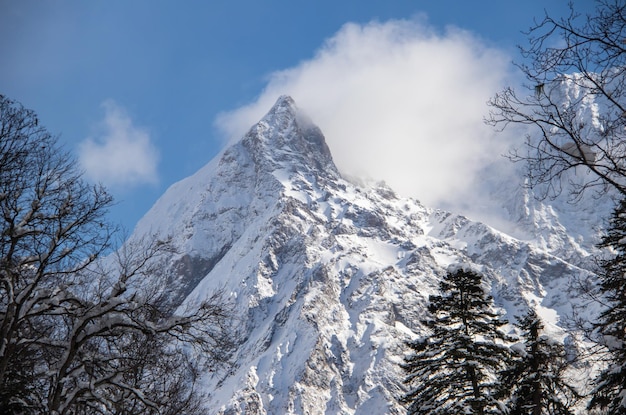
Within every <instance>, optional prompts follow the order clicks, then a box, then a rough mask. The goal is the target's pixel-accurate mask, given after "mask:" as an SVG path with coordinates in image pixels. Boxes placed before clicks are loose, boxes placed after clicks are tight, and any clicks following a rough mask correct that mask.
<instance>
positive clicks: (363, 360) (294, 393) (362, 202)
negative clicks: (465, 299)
mask: <svg viewBox="0 0 626 415" xmlns="http://www.w3.org/2000/svg"><path fill="white" fill-rule="evenodd" d="M520 197H522V200H523V197H524V195H520ZM526 203H527V204H526V206H521V207H520V206H513V207H512V211H514V212H515V211H517V213H519V214H520V219H519V220H520V223H522V225H520V226H526V227H527V228H528V229H535V230H536V229H541V228H542V227H543V228H545V227H546V226H548V225H549V226H550V227H552V229H558V230H560V231H559V232H560V233H559V232H551V233H549V237H550V238H552V239H550V243H549V244H547V243H544V244H541V243H537V241H538V238H535V239H532V238H531V239H529V240H528V241H522V240H518V239H515V238H513V237H511V236H508V235H506V234H504V233H502V232H499V231H497V230H495V229H493V228H490V227H488V226H486V225H484V224H481V223H478V222H473V221H471V220H469V219H467V218H465V217H463V216H459V215H455V214H453V213H449V212H444V211H439V210H433V209H429V208H427V207H424V206H422V205H421V204H420V203H419V202H418V201H416V200H411V199H403V198H400V197H398V196H397V195H396V194H394V192H393V191H392V190H391V189H389V188H387V187H385V186H383V185H377V186H359V185H356V184H353V183H351V182H349V181H347V180H345V179H343V178H342V177H341V175H340V174H339V172H338V170H337V168H336V167H335V165H334V163H333V161H332V157H331V154H330V151H329V149H328V147H327V146H326V143H325V141H324V136H323V134H322V133H321V131H320V130H319V129H318V128H317V127H315V126H314V125H313V124H312V123H311V121H310V120H308V119H306V117H304V116H303V115H302V114H301V113H300V111H299V110H298V109H297V107H296V105H295V103H294V102H293V100H292V99H291V98H289V97H281V98H280V99H279V100H278V102H277V103H276V105H275V106H274V107H273V108H272V109H271V110H270V112H269V113H268V114H267V115H266V116H265V117H264V118H263V119H262V120H261V121H260V122H259V123H258V124H257V125H255V126H253V127H252V128H251V129H250V131H249V132H248V133H247V134H246V135H245V136H244V137H243V139H242V140H241V141H239V142H238V143H236V144H234V145H232V146H231V147H229V148H228V149H226V150H225V151H224V152H223V153H222V154H221V155H220V156H218V157H217V158H216V159H215V160H213V161H212V162H211V163H209V164H208V165H207V166H206V167H204V168H203V169H202V170H200V171H199V172H198V173H196V174H195V175H194V176H191V177H189V178H188V179H185V180H183V181H181V182H179V183H177V184H175V185H174V186H172V187H171V188H170V189H169V190H168V191H167V192H166V194H165V195H164V196H163V197H162V198H161V199H160V200H159V201H158V202H157V203H156V204H155V206H154V207H153V208H152V209H151V210H150V212H148V214H147V215H146V216H145V217H144V218H143V219H142V221H141V222H140V223H139V224H138V226H137V228H136V230H135V233H134V236H133V237H140V236H141V235H152V234H160V235H169V236H171V237H172V239H173V243H174V244H175V246H176V247H177V249H178V253H177V254H176V255H175V256H174V257H173V258H172V259H171V261H170V262H169V264H168V273H169V275H170V277H169V280H168V281H167V287H168V289H169V290H171V292H172V295H173V298H177V299H179V300H180V301H182V300H183V299H184V301H188V302H191V301H196V300H201V299H202V298H204V297H206V296H207V295H208V293H210V292H211V291H213V290H215V289H217V288H224V289H225V290H226V291H227V292H228V293H230V296H231V299H232V301H233V302H234V303H235V304H236V310H237V312H236V314H237V315H236V316H234V317H235V318H236V319H238V320H237V321H238V322H239V324H238V325H239V326H240V328H241V333H240V345H239V348H238V350H237V353H236V355H235V356H234V360H233V366H232V368H231V369H230V370H229V371H227V372H226V373H220V374H216V375H213V376H207V377H206V378H205V379H204V382H205V388H206V391H207V393H208V398H207V403H208V406H209V408H210V409H211V413H221V414H229V415H234V414H289V413H293V414H365V413H366V414H368V415H371V414H399V413H404V410H403V409H402V408H401V407H400V405H399V404H398V403H397V398H398V397H399V396H401V395H402V393H403V385H402V379H403V374H402V373H401V370H400V368H399V366H398V364H399V363H400V362H401V361H402V358H403V356H404V352H405V348H404V345H403V342H404V341H405V340H407V339H410V338H412V337H415V336H417V335H420V334H422V333H423V331H422V327H421V325H420V319H421V318H422V317H423V316H424V315H425V314H424V313H425V305H426V303H427V300H428V296H429V295H430V294H433V293H435V292H436V290H437V288H438V282H439V279H440V277H441V276H442V275H444V274H445V272H446V269H447V267H448V266H450V265H453V264H458V263H465V264H469V265H470V266H473V267H475V268H476V269H477V270H478V271H480V272H481V273H482V274H483V275H485V277H486V278H485V281H486V284H487V286H488V289H489V290H490V291H491V293H492V294H493V296H494V298H495V300H496V304H497V306H498V307H501V308H503V309H504V310H505V311H506V312H507V316H509V317H510V318H511V319H512V318H513V316H515V315H517V314H519V313H521V311H522V310H523V309H524V308H526V307H528V306H532V307H535V308H536V309H537V310H538V311H539V313H540V314H541V315H542V316H544V318H545V319H546V320H547V323H548V327H549V330H551V332H552V333H554V334H555V335H556V336H557V337H558V338H560V339H563V338H564V337H566V334H565V333H564V332H562V330H561V328H560V327H561V325H562V319H563V318H564V317H565V316H566V315H567V314H568V313H570V312H571V310H572V306H573V304H575V303H576V298H577V297H579V293H576V292H573V291H572V290H573V289H572V288H571V285H570V284H568V281H571V280H574V279H578V278H584V277H585V276H586V275H589V271H588V270H586V269H585V268H586V266H585V262H584V261H573V260H572V258H579V257H580V255H586V251H585V248H584V247H583V245H584V244H582V243H579V242H580V241H576V240H575V238H572V237H571V236H570V234H569V233H568V230H567V229H566V228H565V227H564V226H563V225H562V224H561V223H559V221H558V215H556V214H554V215H552V216H551V215H550V214H542V213H541V212H542V211H541V209H540V208H537V207H536V206H535V207H533V205H532V203H533V202H531V200H530V199H528V200H527V202H526ZM520 212H521V213H520ZM544 213H545V212H544ZM548 213H549V212H548ZM534 216H537V217H541V218H542V220H544V221H545V223H543V224H537V222H536V220H534V219H533V217H534ZM523 221H529V224H526V225H523ZM531 222H532V223H531ZM542 235H543V233H542ZM568 244H570V245H568ZM572 249H575V250H578V251H577V252H578V253H577V254H576V255H573V254H572V255H570V254H571V252H572Z"/></svg>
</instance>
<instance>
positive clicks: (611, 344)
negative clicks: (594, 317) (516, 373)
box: [589, 200, 626, 414]
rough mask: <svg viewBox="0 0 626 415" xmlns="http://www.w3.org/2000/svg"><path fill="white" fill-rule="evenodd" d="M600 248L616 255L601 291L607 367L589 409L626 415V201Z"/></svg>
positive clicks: (606, 264) (605, 270) (599, 327)
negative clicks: (604, 305)
mask: <svg viewBox="0 0 626 415" xmlns="http://www.w3.org/2000/svg"><path fill="white" fill-rule="evenodd" d="M600 247H603V248H611V249H612V250H613V251H614V252H615V255H614V256H613V257H612V258H610V259H607V260H604V261H602V263H601V265H602V271H601V272H600V273H599V277H600V284H599V289H600V292H601V294H602V295H603V299H604V301H606V308H605V309H604V310H603V311H602V313H601V314H600V317H599V319H598V322H597V323H596V328H597V330H598V333H599V335H600V339H601V340H600V341H601V343H602V345H603V346H605V347H606V350H607V354H606V359H607V362H606V363H607V366H606V368H605V369H604V370H603V371H602V372H601V373H599V374H598V376H597V377H596V379H595V390H594V391H593V393H592V398H591V401H590V402H589V408H590V409H592V408H601V409H603V410H605V411H607V412H606V413H607V414H626V200H622V201H621V202H620V203H619V205H618V206H617V208H616V209H615V211H614V212H613V215H612V216H611V221H610V224H609V229H608V231H607V234H606V235H605V236H604V238H603V239H602V242H601V243H600Z"/></svg>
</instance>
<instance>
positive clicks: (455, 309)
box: [402, 269, 509, 415]
mask: <svg viewBox="0 0 626 415" xmlns="http://www.w3.org/2000/svg"><path fill="white" fill-rule="evenodd" d="M481 279H482V278H481V276H480V275H479V274H477V273H475V272H473V271H469V270H463V269H458V270H456V271H450V272H448V274H447V275H446V277H445V278H444V280H443V281H442V282H441V283H440V291H441V295H436V296H431V297H430V299H429V300H430V304H429V310H430V312H431V313H432V317H433V318H432V319H430V320H425V321H423V323H424V324H425V325H427V327H429V328H430V330H431V335H430V337H428V338H425V339H423V340H419V341H414V342H409V343H408V345H409V347H410V349H411V354H410V355H408V356H407V357H406V358H405V362H404V364H403V365H402V367H403V368H404V370H405V371H406V373H407V377H406V379H405V383H407V384H408V385H409V387H410V390H409V392H408V393H407V394H406V395H405V396H404V397H403V398H402V402H403V403H405V404H406V405H407V407H408V413H409V414H420V415H446V414H450V415H458V414H477V415H484V414H497V413H501V411H500V406H499V404H498V402H497V401H496V392H497V391H498V390H499V385H498V383H497V382H496V378H495V377H494V373H496V372H497V371H499V370H500V369H502V367H503V365H504V364H506V362H507V360H508V358H509V349H508V347H507V346H505V345H504V344H503V342H504V341H506V335H505V334H504V333H503V332H502V331H501V330H500V327H501V326H502V325H504V324H506V322H505V321H504V320H502V319H501V318H500V315H499V314H497V313H496V312H494V310H493V307H492V304H493V300H492V298H491V297H490V296H488V295H487V294H486V293H485V291H484V290H483V288H482V285H481ZM498 341H500V342H498Z"/></svg>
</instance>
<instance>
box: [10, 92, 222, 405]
mask: <svg viewBox="0 0 626 415" xmlns="http://www.w3.org/2000/svg"><path fill="white" fill-rule="evenodd" d="M76 166H77V164H76V163H75V160H73V158H72V157H70V156H69V155H68V154H67V153H65V152H63V151H62V150H61V149H60V147H59V145H58V143H57V140H56V139H55V137H53V136H51V135H50V134H49V133H48V132H47V131H46V130H45V129H44V128H43V127H42V126H41V125H39V122H38V120H37V117H36V116H35V114H34V113H33V112H32V111H30V110H27V109H24V108H23V107H22V106H21V105H20V104H18V103H16V102H15V101H12V100H10V99H7V98H6V97H4V96H1V95H0V413H3V414H28V413H37V414H82V413H84V414H97V413H102V414H130V413H145V414H150V413H182V412H185V411H186V410H187V409H190V411H187V412H192V411H191V410H193V408H194V407H195V406H197V405H196V404H197V401H196V400H195V397H194V396H195V395H194V389H193V382H194V380H195V376H196V374H197V371H198V370H199V367H200V366H198V365H197V364H195V363H193V362H195V360H192V358H195V356H192V353H196V354H198V355H202V356H207V357H208V360H209V361H211V360H213V361H217V360H220V359H219V358H218V357H219V356H220V354H221V353H222V352H224V351H225V350H226V349H225V348H226V347H227V346H228V344H229V342H228V339H227V337H226V335H227V333H226V330H225V325H224V324H225V322H226V321H227V318H228V316H227V314H228V312H227V310H226V309H225V306H224V305H223V303H222V302H221V299H220V296H219V295H216V296H215V297H214V298H212V301H209V302H207V303H205V304H199V305H197V306H196V307H194V308H190V309H188V310H186V312H184V313H182V314H181V315H175V314H173V313H172V310H171V309H168V308H166V306H165V304H166V302H165V301H163V296H162V295H158V291H156V290H151V289H150V287H148V286H147V285H146V284H144V282H145V281H148V280H150V278H151V277H154V276H155V274H156V273H158V272H159V270H160V269H161V267H159V258H162V256H163V255H164V254H167V252H168V244H167V242H158V241H155V242H150V243H146V244H144V243H141V242H140V243H136V244H134V245H126V246H125V248H124V249H122V250H119V251H117V256H116V258H117V261H113V260H111V261H108V262H106V266H105V265H101V266H99V264H104V263H101V262H100V260H101V259H102V256H103V254H104V253H106V252H111V241H112V234H113V233H114V231H115V229H114V227H112V226H111V225H110V224H109V223H108V222H107V221H106V212H107V209H108V207H109V206H110V205H111V203H112V199H111V197H110V196H109V195H108V194H107V193H106V191H105V190H104V189H103V188H102V187H99V186H95V187H93V186H90V185H88V184H87V183H85V182H84V181H83V180H82V178H81V173H80V171H79V170H78V169H77V167H76ZM207 353H208V354H207Z"/></svg>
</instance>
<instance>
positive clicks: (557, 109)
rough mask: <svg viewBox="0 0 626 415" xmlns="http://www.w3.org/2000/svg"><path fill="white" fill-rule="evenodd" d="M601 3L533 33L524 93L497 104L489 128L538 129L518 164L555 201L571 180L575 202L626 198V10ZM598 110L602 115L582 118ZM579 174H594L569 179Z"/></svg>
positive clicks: (525, 51)
mask: <svg viewBox="0 0 626 415" xmlns="http://www.w3.org/2000/svg"><path fill="white" fill-rule="evenodd" d="M595 3H596V9H595V13H593V14H590V15H581V14H580V13H577V12H576V11H575V10H574V6H573V4H572V5H571V6H570V15H569V16H568V17H566V18H560V19H557V18H554V17H551V16H549V15H546V16H545V17H544V18H543V20H541V21H540V22H539V23H537V24H535V25H534V26H533V27H531V29H530V31H529V32H528V41H529V44H528V46H526V47H524V46H522V47H520V49H521V51H522V56H523V57H524V59H525V60H524V62H526V63H523V64H520V65H518V67H519V68H520V69H521V71H522V72H523V74H524V75H525V77H526V79H527V82H528V83H527V85H525V90H522V91H521V92H520V91H516V90H515V89H513V88H511V87H509V88H507V89H505V90H503V91H502V92H500V93H498V94H497V95H496V96H495V97H493V98H492V99H491V101H490V105H491V107H492V111H491V113H490V115H489V117H488V118H487V122H488V123H490V124H492V125H494V126H498V127H502V128H504V127H507V126H508V125H510V124H513V125H526V126H529V127H531V130H530V133H529V136H528V137H527V140H526V144H527V146H526V147H527V151H520V152H515V153H514V154H512V158H513V159H514V160H525V161H527V162H528V173H529V178H530V184H531V185H536V184H541V183H543V184H545V185H547V186H545V187H544V189H546V195H548V196H552V195H555V194H558V193H560V192H561V190H562V186H563V183H562V180H563V178H565V177H568V180H567V182H569V184H571V186H568V187H569V190H570V191H571V192H572V195H573V196H574V198H576V197H578V196H580V195H581V194H582V192H583V191H584V190H585V189H587V188H591V187H592V188H594V189H596V190H598V191H600V192H603V191H606V190H607V189H609V188H613V189H615V190H617V191H618V192H619V193H621V194H622V195H626V130H625V127H626V53H624V52H626V43H625V42H624V39H625V37H626V3H624V1H623V0H598V1H596V2H595ZM565 88H567V89H568V90H569V91H570V93H569V95H568V96H567V97H566V96H565V95H564V93H563V92H564V90H565ZM595 105H598V106H599V108H600V113H599V114H592V115H591V116H585V117H582V118H581V117H580V114H579V112H580V111H582V110H584V109H585V108H588V109H589V108H590V106H595ZM590 112H593V108H592V111H590ZM592 117H595V119H591V118H592ZM578 166H584V168H585V170H587V171H588V172H590V173H591V174H589V175H581V174H579V175H578V176H577V177H576V180H571V179H572V177H574V176H564V173H565V172H566V171H568V170H571V169H575V168H577V167H578ZM566 184H567V183H566Z"/></svg>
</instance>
